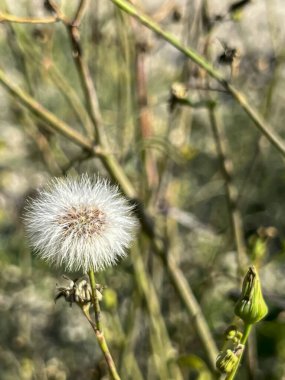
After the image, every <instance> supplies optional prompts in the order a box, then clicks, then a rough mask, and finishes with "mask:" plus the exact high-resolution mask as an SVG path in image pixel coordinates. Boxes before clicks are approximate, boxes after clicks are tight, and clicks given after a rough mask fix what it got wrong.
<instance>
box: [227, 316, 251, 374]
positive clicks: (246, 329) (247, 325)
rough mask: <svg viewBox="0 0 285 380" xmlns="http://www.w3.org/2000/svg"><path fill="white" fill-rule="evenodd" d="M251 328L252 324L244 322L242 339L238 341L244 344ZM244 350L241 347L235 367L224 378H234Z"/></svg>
mask: <svg viewBox="0 0 285 380" xmlns="http://www.w3.org/2000/svg"><path fill="white" fill-rule="evenodd" d="M251 329H252V324H249V323H246V324H245V325H244V332H243V336H242V339H241V341H240V343H241V344H243V345H244V346H245V344H246V342H247V339H248V336H249V334H250V331H251ZM244 350H245V347H244V348H243V351H242V353H241V354H240V356H239V358H238V362H237V364H236V366H235V368H234V369H233V370H232V372H231V373H230V374H228V375H227V377H226V378H225V380H233V379H234V378H235V375H236V373H237V370H238V368H239V365H240V362H241V359H242V356H243V353H244Z"/></svg>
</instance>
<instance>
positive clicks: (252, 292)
mask: <svg viewBox="0 0 285 380" xmlns="http://www.w3.org/2000/svg"><path fill="white" fill-rule="evenodd" d="M267 312H268V309H267V306H266V303H265V301H264V299H263V295H262V291H261V286H260V280H259V276H258V273H257V271H256V269H255V267H254V266H251V267H249V269H248V271H247V274H246V275H245V278H244V280H243V284H242V292H241V295H240V298H239V299H238V301H237V303H236V306H235V314H236V315H237V316H238V317H240V318H241V319H242V320H243V321H244V322H245V323H249V324H253V323H256V322H258V321H260V320H261V319H262V318H264V317H265V316H266V314H267Z"/></svg>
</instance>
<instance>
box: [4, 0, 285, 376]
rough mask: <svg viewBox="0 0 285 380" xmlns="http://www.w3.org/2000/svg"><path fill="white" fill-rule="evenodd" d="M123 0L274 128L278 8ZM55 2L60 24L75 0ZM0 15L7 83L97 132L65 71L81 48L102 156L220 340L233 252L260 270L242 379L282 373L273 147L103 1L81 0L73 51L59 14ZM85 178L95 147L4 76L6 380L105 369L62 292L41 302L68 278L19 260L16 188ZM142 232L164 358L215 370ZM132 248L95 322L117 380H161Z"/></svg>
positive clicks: (279, 224) (280, 4) (281, 71)
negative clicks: (58, 126) (257, 315)
mask: <svg viewBox="0 0 285 380" xmlns="http://www.w3.org/2000/svg"><path fill="white" fill-rule="evenodd" d="M133 3H134V4H136V5H137V6H138V7H140V8H141V9H143V10H144V12H146V13H147V14H148V15H150V16H151V17H152V19H154V20H155V21H156V22H157V23H159V24H160V25H161V26H162V27H163V28H164V29H166V30H168V31H170V32H171V33H173V34H174V35H175V36H176V37H177V38H178V39H179V41H181V42H182V43H183V44H184V45H186V46H187V45H188V46H190V47H192V48H194V49H195V50H196V51H198V52H199V53H200V54H202V55H203V56H205V57H206V58H207V59H208V60H209V62H211V64H212V65H213V66H214V67H215V68H216V69H217V70H220V71H221V72H222V73H223V75H224V76H225V77H226V78H227V80H228V81H230V82H232V83H233V84H234V85H235V86H236V87H237V88H239V89H240V90H241V91H242V92H243V93H244V94H246V96H247V99H248V101H249V103H250V104H251V105H253V106H254V107H256V109H258V111H259V112H260V114H261V115H263V117H264V118H265V119H266V120H267V121H268V122H269V123H270V124H271V126H272V127H273V128H274V130H275V131H276V132H277V133H278V134H279V135H280V136H281V137H282V138H283V139H285V130H284V122H285V116H284V114H285V101H284V96H285V93H284V85H285V50H284V49H285V48H284V38H285V27H284V17H285V4H284V1H282V0H255V1H254V0H252V1H236V2H235V1H234V0H232V1H226V0H224V1H218V0H211V1H209V0H181V1H179V0H164V1H161V0H157V1H153V0H152V1H150V0H148V1H141V2H140V1H136V2H133ZM55 4H56V5H57V7H58V8H57V11H58V12H60V14H61V15H64V17H65V18H66V19H68V20H72V19H73V18H74V15H75V14H76V11H77V9H78V6H79V4H80V1H76V0H73V1H67V0H65V1H64V0H62V1H61V2H60V1H58V2H56V3H55ZM1 13H5V14H6V15H7V14H9V15H13V16H17V17H20V18H29V19H30V18H45V19H46V18H53V17H55V14H56V12H55V9H54V8H53V7H52V6H51V3H50V2H49V1H41V0H34V1H32V0H21V1H15V0H9V1H4V0H1V1H0V14H1ZM1 20H2V18H1V15H0V69H1V71H3V72H4V73H5V76H6V77H7V78H8V80H9V83H10V84H12V85H16V86H18V87H19V88H21V89H22V90H24V91H25V93H26V94H29V96H31V97H32V98H34V99H36V101H37V102H39V103H40V104H42V105H43V106H44V107H45V108H46V109H48V110H49V111H51V112H52V113H53V114H54V115H56V116H57V117H58V118H59V119H61V120H64V121H65V122H66V123H67V124H68V125H69V126H70V127H72V128H73V129H75V130H77V131H78V132H80V133H81V134H82V135H84V136H85V137H86V138H88V139H89V140H90V141H93V140H95V142H96V135H95V137H94V125H93V122H92V117H91V116H90V107H89V105H88V102H87V101H86V93H85V92H86V89H84V86H82V80H81V77H80V69H79V70H78V65H79V67H80V62H79V61H78V57H79V60H80V58H81V56H82V57H83V60H84V62H85V65H86V66H87V67H88V70H89V74H90V78H91V81H93V83H94V84H95V87H96V89H97V96H98V101H99V106H100V113H101V115H100V116H101V117H102V120H103V125H104V131H105V132H104V133H105V134H106V135H107V139H108V142H109V146H110V153H111V155H113V156H114V157H115V158H116V160H117V161H118V162H119V163H120V165H121V166H122V168H123V169H124V172H125V174H126V175H127V177H128V178H129V179H130V181H131V183H132V184H133V186H134V188H135V189H136V192H137V198H138V200H139V202H140V204H142V205H143V206H144V208H145V210H147V212H148V213H149V215H151V217H152V218H153V220H154V221H155V226H156V229H157V231H158V232H157V233H158V235H159V236H160V237H161V238H162V240H163V244H164V247H165V252H167V253H168V254H170V255H171V257H172V258H173V259H174V260H175V263H176V265H177V266H178V267H179V268H181V269H182V272H183V275H184V278H185V279H186V280H187V282H188V283H189V286H191V288H192V291H193V293H194V295H195V297H196V299H197V301H198V303H199V305H200V307H201V309H202V311H203V313H204V316H205V319H206V322H207V324H208V327H209V330H210V332H211V334H212V336H213V339H214V341H215V343H216V346H217V348H218V349H219V348H221V347H222V344H223V332H224V330H225V329H226V327H227V326H228V325H229V324H230V323H231V321H232V319H233V316H234V303H235V301H236V299H237V297H238V295H239V290H240V279H241V277H240V272H239V269H241V267H242V260H241V259H242V258H245V257H246V260H247V262H251V263H254V264H255V265H256V266H257V267H258V269H259V273H260V277H261V283H262V286H263V290H264V296H265V299H266V302H267V303H268V306H269V314H268V316H267V317H266V318H265V319H264V320H263V321H261V322H260V323H258V324H257V326H256V328H255V329H254V331H253V334H252V336H251V339H250V341H249V349H248V351H247V353H246V355H245V358H244V362H243V365H242V368H241V369H240V371H239V374H238V376H237V378H239V379H260V380H261V379H262V380H263V379H264V380H270V379H272V380H275V379H276V380H277V379H278V380H279V379H285V366H284V362H285V324H284V323H285V298H284V291H285V276H284V273H285V255H284V252H285V245H284V243H285V241H284V238H285V235H284V229H285V219H284V211H285V208H284V199H285V171H284V157H282V156H281V155H280V153H279V152H278V151H277V150H276V149H275V148H274V147H272V146H271V145H270V143H269V142H268V141H267V140H266V139H265V138H264V137H262V136H261V134H260V132H259V131H258V130H257V129H256V127H255V126H254V124H253V122H252V121H251V120H250V119H249V117H248V116H247V115H246V114H245V113H244V111H243V110H242V109H241V108H240V106H239V105H238V104H237V103H236V102H235V101H234V100H233V99H232V97H231V96H230V95H229V93H227V91H226V90H224V89H223V88H222V87H221V86H220V85H219V83H217V82H216V81H215V80H213V79H211V78H209V77H208V76H207V75H206V73H205V72H204V71H203V70H201V69H199V68H198V66H197V65H195V64H194V63H193V62H191V61H190V60H189V59H188V58H186V57H185V56H184V55H182V53H180V52H179V51H177V50H176V49H175V48H174V47H172V46H170V45H169V44H168V43H167V42H165V41H164V40H163V39H162V38H159V37H157V36H156V35H155V34H153V33H152V32H151V31H149V30H148V29H147V28H145V27H144V26H142V25H141V24H140V23H139V22H138V21H135V20H134V19H131V18H130V17H129V16H128V15H127V14H125V13H123V12H122V11H120V10H119V9H118V8H116V7H115V6H114V5H113V4H112V3H111V1H110V2H109V1H104V2H102V1H101V2H100V1H97V0H94V1H90V2H88V1H87V8H86V10H85V14H84V18H83V19H82V21H81V23H80V27H79V28H78V31H76V32H78V39H79V34H80V46H79V45H78V46H76V43H75V45H74V42H76V38H77V37H76V36H75V37H74V36H73V39H72V37H70V35H69V32H68V28H66V27H65V25H64V23H63V22H61V21H58V22H52V23H49V24H39V23H36V24H31V23H27V24H23V23H15V22H7V20H2V22H1ZM78 62H79V63H78ZM213 103H215V107H212V106H211V105H212V104H213ZM97 115H98V114H97ZM85 172H87V173H90V174H94V173H95V174H96V173H100V174H101V175H102V176H105V177H110V173H108V171H107V170H106V167H104V165H103V164H102V162H101V160H100V159H99V158H98V157H92V156H90V154H88V152H86V151H84V150H83V149H82V148H81V147H79V146H77V145H75V144H74V143H73V142H71V141H70V140H69V139H68V138H66V137H64V136H61V135H59V134H58V133H57V132H55V130H54V129H52V128H51V126H50V125H49V124H48V123H47V122H46V121H44V120H43V119H42V118H41V117H39V116H35V115H34V114H33V113H31V112H30V111H29V110H28V109H27V107H25V106H23V105H22V104H21V103H20V102H19V101H18V97H17V96H15V95H11V94H9V93H8V91H7V89H6V88H4V86H3V85H2V84H1V85H0V234H1V235H0V379H1V380H18V379H21V380H30V379H41V380H42V379H43V380H51V379H52V380H67V379H70V380H77V379H107V378H108V374H107V369H106V366H105V363H104V360H103V358H102V354H101V352H100V350H99V348H98V346H97V342H96V339H95V336H94V335H93V334H92V332H91V331H92V330H91V329H90V326H89V325H88V323H87V322H86V321H85V320H84V317H83V315H82V313H81V311H80V309H79V308H78V307H77V306H76V305H73V307H71V308H70V307H69V305H68V304H67V303H65V302H64V300H63V299H62V300H59V301H58V302H57V303H56V304H55V303H54V295H55V291H56V284H66V281H65V280H64V279H63V278H62V274H63V271H62V270H60V269H58V270H55V269H53V268H50V267H48V266H47V265H45V264H44V263H42V262H40V261H39V260H38V259H37V258H36V257H35V256H34V255H33V254H32V252H31V250H30V249H29V247H28V245H27V240H26V238H25V233H24V227H23V219H22V218H23V210H24V204H25V201H26V199H27V198H28V197H33V195H34V193H35V190H36V189H38V188H40V187H41V186H43V185H44V184H45V183H46V182H47V181H48V179H49V178H51V177H53V176H61V175H65V174H70V175H75V174H76V173H85ZM145 235H146V234H143V233H142V234H141V236H140V237H139V242H138V243H139V245H138V248H136V250H138V251H139V255H140V259H141V258H142V262H143V267H144V271H145V272H143V273H145V274H146V278H147V285H146V286H149V287H150V286H151V289H152V287H153V288H154V290H151V291H154V292H155V294H156V296H157V299H158V301H159V313H160V318H162V321H163V323H164V325H165V327H166V329H167V335H168V338H169V340H168V343H169V345H168V346H167V347H166V346H165V357H166V358H168V357H169V358H171V360H172V361H173V362H174V363H175V365H177V366H178V368H179V370H178V371H180V375H181V379H182V378H183V379H199V380H208V379H215V378H218V376H217V374H216V373H215V371H214V370H213V368H212V365H211V363H210V360H209V357H208V356H207V353H206V352H205V347H203V344H201V341H200V339H199V337H198V336H197V331H196V329H195V323H193V320H194V319H193V318H191V317H190V316H189V313H187V311H186V309H185V305H183V303H182V302H181V301H180V299H179V297H178V296H177V292H176V290H175V287H174V286H173V284H172V283H171V281H170V280H169V276H168V273H167V270H166V268H165V265H164V264H162V262H161V260H160V259H159V258H158V257H157V256H156V255H155V254H154V253H153V247H152V245H151V243H150V242H149V240H148V239H147V238H146V236H145ZM136 255H138V252H136V253H135V252H130V254H129V256H128V258H127V259H126V260H124V261H123V262H121V263H119V265H118V266H117V267H115V268H112V269H108V270H106V271H105V272H104V273H100V274H98V281H99V282H100V283H102V284H103V285H105V286H107V289H106V290H105V295H104V298H103V301H102V305H101V306H102V314H103V316H102V321H103V325H104V332H105V334H106V338H107V340H108V342H109V345H110V349H111V352H112V354H113V356H114V360H115V362H116V364H117V366H118V370H119V372H120V373H121V375H122V379H139V380H140V379H148V380H153V379H159V378H160V379H163V378H165V379H167V378H168V377H166V376H167V375H162V374H161V373H160V374H159V373H158V371H157V367H156V365H157V362H158V361H164V360H168V359H165V357H164V356H163V355H162V356H161V355H159V354H158V351H157V349H156V348H155V347H156V346H155V342H156V341H155V338H154V335H155V331H154V329H153V326H154V324H153V323H154V322H153V321H152V318H153V315H151V314H152V312H151V308H150V307H149V306H148V296H147V292H148V290H146V291H145V292H144V291H142V288H141V285H140V284H141V282H140V281H141V279H140V275H139V273H140V272H139V269H138V267H137V263H138V262H139V261H138V260H140V259H137V256H136ZM237 257H239V259H240V260H237ZM69 275H70V277H71V278H75V277H76V276H78V275H79V276H80V275H81V274H69ZM144 289H146V288H144ZM194 318H195V317H194ZM168 338H167V339H168ZM156 343H157V342H156ZM157 356H158V357H157ZM173 378H174V377H173ZM177 378H178V377H177Z"/></svg>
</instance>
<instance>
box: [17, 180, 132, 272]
mask: <svg viewBox="0 0 285 380" xmlns="http://www.w3.org/2000/svg"><path fill="white" fill-rule="evenodd" d="M24 219H25V225H26V230H27V234H28V238H29V242H30V245H31V247H32V248H33V249H34V250H35V252H36V253H37V254H38V256H39V257H40V258H41V259H44V260H46V261H47V262H48V263H50V264H53V265H55V266H63V267H64V268H65V270H66V271H78V270H82V271H83V272H84V273H86V272H87V271H88V270H89V269H94V270H95V271H98V270H102V269H104V268H106V267H108V266H111V265H114V264H115V263H116V262H117V261H118V260H119V259H120V258H122V257H124V256H126V250H127V248H128V247H129V246H130V243H131V241H132V240H133V238H134V234H135V231H136V229H137V220H136V218H135V217H134V215H133V214H132V206H130V204H129V203H128V201H127V200H126V199H125V198H124V197H123V196H122V195H121V194H120V193H119V190H118V188H117V187H116V186H112V185H110V183H109V182H108V181H107V180H104V179H100V178H98V177H94V178H90V177H89V176H88V175H82V176H80V177H77V178H72V177H67V178H56V179H54V180H52V181H51V182H50V183H49V184H48V185H47V186H46V187H45V188H44V189H43V190H41V191H39V193H38V197H37V198H35V199H33V200H30V201H29V202H28V204H27V207H26V213H25V218H24Z"/></svg>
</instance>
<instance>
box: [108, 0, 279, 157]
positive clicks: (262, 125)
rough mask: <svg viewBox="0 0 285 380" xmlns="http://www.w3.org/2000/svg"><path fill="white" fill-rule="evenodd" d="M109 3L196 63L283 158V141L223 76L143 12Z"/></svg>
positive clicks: (126, 4)
mask: <svg viewBox="0 0 285 380" xmlns="http://www.w3.org/2000/svg"><path fill="white" fill-rule="evenodd" d="M111 1H112V3H114V4H115V5H116V6H118V7H119V8H120V9H122V10H123V11H124V12H126V13H128V14H129V15H131V16H133V17H135V18H136V19H137V20H139V21H140V22H141V23H142V24H143V25H145V26H146V27H147V28H148V29H150V30H152V31H153V32H155V33H156V34H158V35H159V36H160V37H162V38H164V39H165V40H166V41H167V42H169V43H170V44H171V45H172V46H174V47H175V48H176V49H177V50H179V51H181V53H183V54H184V55H186V56H187V57H188V58H190V59H191V60H192V61H194V62H195V63H197V65H199V66H200V67H201V68H203V69H204V70H205V71H206V72H207V73H208V74H209V75H210V76H211V77H213V78H215V79H216V80H217V81H218V82H219V83H220V84H221V85H222V86H223V87H224V88H225V89H226V90H227V91H228V92H229V93H230V94H231V95H232V96H233V98H234V99H235V100H236V101H237V102H238V103H239V105H240V106H241V107H242V108H243V109H244V111H245V112H246V113H247V114H248V116H249V117H250V119H251V120H252V121H253V122H254V124H255V125H256V126H257V128H258V129H259V130H260V132H261V133H262V134H263V135H264V136H265V137H266V138H267V140H268V141H270V143H271V144H272V145H273V146H275V148H276V149H278V150H279V152H280V153H281V154H282V155H283V156H285V144H284V142H283V140H282V139H281V138H280V137H279V136H278V135H277V134H276V133H275V132H274V131H273V130H272V128H271V127H270V126H269V125H268V124H267V123H266V122H265V120H264V119H263V118H262V116H261V115H260V114H259V113H258V112H257V111H256V110H255V109H254V108H253V107H252V106H251V105H250V104H249V102H248V101H247V99H246V97H245V96H244V95H243V94H242V93H241V92H240V91H238V90H237V89H236V88H235V87H234V86H233V85H232V84H230V83H229V82H228V81H227V80H226V79H225V78H224V76H223V75H222V74H221V73H220V72H219V71H218V70H216V69H215V68H214V67H213V66H212V65H211V64H210V63H209V62H208V61H207V60H206V59H205V58H204V57H202V56H201V55H199V54H198V53H197V52H196V51H195V50H194V49H192V48H189V47H185V46H183V45H182V44H181V43H180V41H179V40H178V39H177V38H176V37H175V36H174V35H173V34H172V33H169V32H167V31H165V30H163V29H162V28H161V27H160V26H159V25H158V24H157V23H156V22H154V21H153V20H152V19H151V18H150V17H149V16H147V15H145V14H143V12H141V11H140V10H138V9H137V8H135V7H134V6H133V5H132V4H130V3H129V2H127V1H126V0H111Z"/></svg>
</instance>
